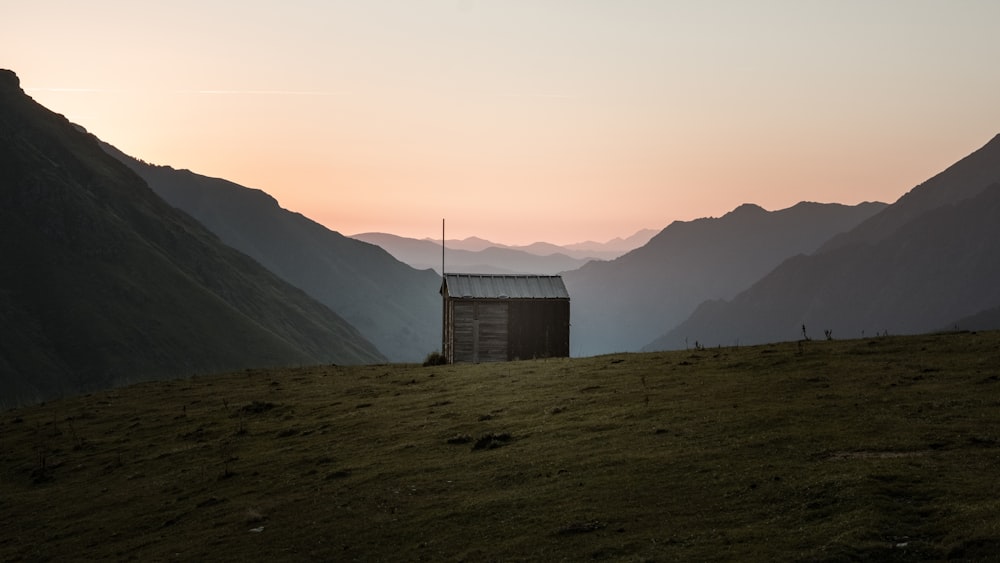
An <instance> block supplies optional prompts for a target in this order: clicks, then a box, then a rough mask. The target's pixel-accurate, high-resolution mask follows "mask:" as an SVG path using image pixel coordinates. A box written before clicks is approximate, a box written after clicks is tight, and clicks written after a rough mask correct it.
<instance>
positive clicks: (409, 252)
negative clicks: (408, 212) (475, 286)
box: [351, 233, 587, 307]
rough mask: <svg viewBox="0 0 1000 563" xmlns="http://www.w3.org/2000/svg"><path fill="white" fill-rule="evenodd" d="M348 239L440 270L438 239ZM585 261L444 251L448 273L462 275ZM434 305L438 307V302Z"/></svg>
mask: <svg viewBox="0 0 1000 563" xmlns="http://www.w3.org/2000/svg"><path fill="white" fill-rule="evenodd" d="M351 238H355V239H357V240H360V241H364V242H368V243H371V244H375V245H378V246H380V247H382V248H384V249H385V250H386V251H387V252H389V254H392V255H393V256H394V257H395V258H396V259H397V260H399V261H401V262H405V263H407V264H409V265H410V266H412V267H414V268H420V269H425V268H433V269H434V270H436V271H438V272H440V270H441V241H438V242H432V241H429V240H418V239H412V238H406V237H400V236H396V235H390V234H387V233H361V234H357V235H353V236H352V237H351ZM479 240H482V239H479ZM446 246H447V243H446ZM586 262H587V260H582V259H577V258H571V257H569V256H566V255H565V254H559V253H555V254H549V255H538V254H533V253H530V252H526V251H523V250H516V249H514V248H510V247H499V246H487V247H485V248H483V249H481V250H456V249H452V248H450V247H448V248H447V251H446V253H445V268H446V269H447V270H448V271H449V272H461V273H464V274H539V275H553V274H558V273H559V272H562V271H564V270H571V269H575V268H579V267H580V266H582V265H583V264H585V263H586ZM438 306H439V307H440V303H439V305H438Z"/></svg>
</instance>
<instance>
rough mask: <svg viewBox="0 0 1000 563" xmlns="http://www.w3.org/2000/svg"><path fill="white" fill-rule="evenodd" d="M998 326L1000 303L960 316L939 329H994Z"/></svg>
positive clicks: (999, 323) (999, 322) (999, 321)
mask: <svg viewBox="0 0 1000 563" xmlns="http://www.w3.org/2000/svg"><path fill="white" fill-rule="evenodd" d="M997 327H1000V305H998V306H996V307H991V308H989V309H986V310H983V311H980V312H978V313H976V314H974V315H969V316H967V317H962V318H961V319H958V320H956V321H954V322H951V323H948V325H947V326H945V327H943V328H942V329H941V330H994V329H996V328H997Z"/></svg>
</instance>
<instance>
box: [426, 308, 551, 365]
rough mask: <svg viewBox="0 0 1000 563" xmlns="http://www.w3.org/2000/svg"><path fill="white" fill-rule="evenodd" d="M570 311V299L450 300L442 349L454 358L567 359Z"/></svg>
mask: <svg viewBox="0 0 1000 563" xmlns="http://www.w3.org/2000/svg"><path fill="white" fill-rule="evenodd" d="M446 298H447V296H446ZM569 314H570V309H569V300H568V299H470V298H467V297H466V298H447V300H446V302H445V306H444V322H445V327H444V342H443V343H442V350H443V351H444V354H445V357H446V358H447V359H448V361H449V362H473V363H479V362H502V361H506V360H519V359H520V360H528V359H532V358H549V357H568V356H569Z"/></svg>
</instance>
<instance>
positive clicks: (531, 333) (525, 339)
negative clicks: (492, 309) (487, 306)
mask: <svg viewBox="0 0 1000 563" xmlns="http://www.w3.org/2000/svg"><path fill="white" fill-rule="evenodd" d="M509 318H510V322H509V328H508V340H509V348H508V359H511V360H518V359H520V360H527V359H531V358H550V357H567V356H569V301H568V300H565V299H525V300H512V301H510V305H509Z"/></svg>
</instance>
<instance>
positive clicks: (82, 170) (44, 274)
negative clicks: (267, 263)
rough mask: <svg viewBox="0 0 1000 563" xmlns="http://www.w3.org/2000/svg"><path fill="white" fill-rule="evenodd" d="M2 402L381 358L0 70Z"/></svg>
mask: <svg viewBox="0 0 1000 563" xmlns="http://www.w3.org/2000/svg"><path fill="white" fill-rule="evenodd" d="M0 256H2V257H3V262H4V265H3V268H0V402H2V403H3V404H4V405H12V404H16V403H18V402H25V401H34V400H39V399H43V398H47V397H51V396H54V395H59V394H66V393H75V392H79V391H85V390H90V389H96V388H101V387H108V386H112V385H118V384H122V383H125V382H132V381H139V380H143V379H150V378H157V377H169V376H177V375H189V374H192V373H195V372H208V371H219V370H228V369H236V368H243V367H251V366H287V365H298V364H305V363H329V362H337V363H365V362H374V361H381V360H383V359H384V358H383V357H382V355H381V354H379V353H378V351H377V350H376V348H375V347H374V346H373V345H372V344H371V343H370V342H368V341H367V340H365V339H364V338H363V337H362V336H361V335H360V334H359V333H358V332H357V330H355V329H354V328H353V327H351V326H350V325H349V324H348V323H347V322H345V321H344V320H343V319H342V318H340V317H339V316H337V315H336V314H334V313H333V312H331V311H330V310H329V309H327V308H326V307H325V306H323V305H322V304H320V303H318V302H317V301H315V300H313V299H311V298H310V297H308V296H307V295H306V294H305V293H303V292H302V291H301V290H298V289H296V288H294V287H292V286H290V285H289V284H287V283H286V282H284V281H282V280H281V279H279V278H278V277H276V276H275V275H273V274H272V273H270V272H269V271H267V270H266V269H264V268H263V267H261V266H260V265H259V264H257V263H256V262H254V261H253V260H252V259H250V258H248V257H247V256H245V255H243V254H241V253H239V252H236V251H235V250H233V249H231V248H229V247H228V246H225V245H223V244H221V243H220V242H219V240H218V238H217V237H215V236H214V235H212V234H211V233H209V232H208V231H207V230H205V229H204V228H203V227H202V226H201V225H200V224H198V223H197V222H195V221H194V220H192V219H191V218H190V217H189V216H188V215H186V214H184V213H181V212H179V211H177V210H176V209H174V208H172V207H170V206H169V205H167V204H166V203H164V202H163V200H161V199H160V198H159V197H157V196H156V194H154V193H153V192H152V190H150V189H149V187H148V186H147V185H146V184H145V182H143V181H142V179H141V178H139V177H138V176H137V175H136V174H135V173H133V172H132V171H131V170H129V169H128V168H127V167H125V166H124V165H122V164H121V163H120V162H118V161H117V160H115V159H114V158H112V157H110V156H109V155H108V154H106V153H105V152H104V151H103V150H101V148H100V146H99V144H98V141H97V139H95V138H94V137H93V136H91V135H88V134H86V133H85V132H82V131H81V130H80V129H79V128H78V127H76V126H74V125H73V124H71V123H69V122H68V121H67V120H66V119H65V118H63V117H62V116H60V115H56V114H54V113H52V112H50V111H48V110H46V109H45V108H43V107H42V106H40V105H38V104H37V103H35V102H34V101H33V100H32V99H31V98H29V97H28V96H26V95H25V94H24V92H23V91H22V90H21V89H20V86H19V81H18V79H17V77H16V76H15V75H14V73H13V72H10V71H0Z"/></svg>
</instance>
